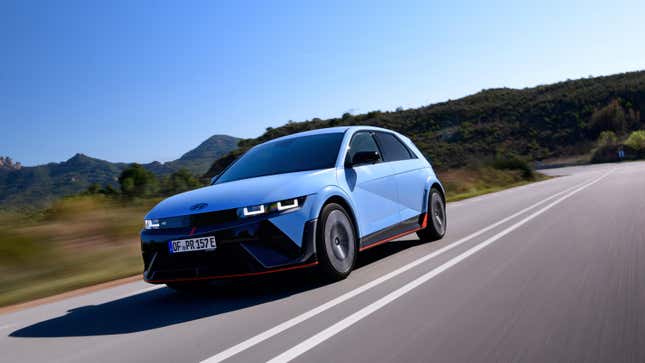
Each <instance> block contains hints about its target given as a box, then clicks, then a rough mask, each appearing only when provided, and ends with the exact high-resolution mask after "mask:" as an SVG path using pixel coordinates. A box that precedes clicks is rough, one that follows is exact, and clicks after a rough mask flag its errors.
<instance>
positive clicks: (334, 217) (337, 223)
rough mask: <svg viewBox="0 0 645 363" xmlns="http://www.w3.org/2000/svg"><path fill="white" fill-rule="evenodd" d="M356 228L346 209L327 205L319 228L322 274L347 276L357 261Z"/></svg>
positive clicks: (317, 239)
mask: <svg viewBox="0 0 645 363" xmlns="http://www.w3.org/2000/svg"><path fill="white" fill-rule="evenodd" d="M355 231H356V229H355V228H354V224H353V223H352V219H351V218H350V217H349V215H348V213H347V211H346V210H345V208H343V207H342V206H341V205H339V204H336V203H330V204H327V205H326V206H325V207H324V208H323V210H322V212H321V213H320V217H319V219H318V226H317V228H316V254H317V257H318V262H319V264H320V268H321V269H322V271H323V273H324V274H325V275H326V276H327V277H329V278H331V279H332V280H342V279H344V278H346V277H347V276H348V275H349V274H350V272H351V271H352V269H353V268H354V264H355V263H356V255H357V252H358V241H357V238H356V232H355Z"/></svg>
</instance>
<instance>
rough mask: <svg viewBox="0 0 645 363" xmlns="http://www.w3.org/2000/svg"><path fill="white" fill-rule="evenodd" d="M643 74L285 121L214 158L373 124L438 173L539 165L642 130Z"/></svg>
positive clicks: (220, 163)
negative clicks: (499, 158) (406, 142)
mask: <svg viewBox="0 0 645 363" xmlns="http://www.w3.org/2000/svg"><path fill="white" fill-rule="evenodd" d="M643 110H645V71H638V72H630V73H622V74H616V75H611V76H604V77H595V78H592V77H589V78H583V79H578V80H567V81H565V82H559V83H555V84H550V85H541V86H537V87H531V88H524V89H511V88H496V89H488V90H483V91H481V92H479V93H476V94H474V95H470V96H467V97H463V98H460V99H457V100H449V101H447V102H441V103H437V104H433V105H429V106H424V107H420V108H414V109H407V110H403V109H400V108H399V109H397V111H393V112H381V111H372V112H368V113H366V114H361V115H351V114H349V113H346V114H344V115H343V116H342V117H340V118H333V119H327V120H320V119H313V120H310V121H304V122H290V123H287V124H286V125H283V126H281V127H277V128H268V129H267V131H266V132H265V133H264V134H263V135H261V136H260V137H258V138H255V139H246V140H242V141H240V143H239V146H240V147H239V148H238V149H236V150H234V151H233V152H231V153H229V154H228V155H226V156H224V157H222V158H221V159H219V160H217V161H215V162H214V163H213V165H211V168H210V169H209V171H208V172H207V173H206V174H205V176H212V175H215V174H217V173H219V172H220V171H221V170H222V168H224V167H225V166H226V165H228V163H230V162H231V161H232V160H234V159H235V158H236V157H237V156H238V155H239V154H240V153H242V152H244V151H245V150H247V149H248V148H249V147H251V146H253V145H255V144H258V143H261V142H264V141H267V140H270V139H273V138H276V137H280V136H284V135H288V134H292V133H295V132H300V131H305V130H311V129H316V128H322V127H330V126H342V125H372V126H380V127H385V128H388V129H392V130H396V131H399V132H401V133H402V134H405V135H407V136H408V137H410V138H411V139H412V140H413V141H414V142H415V143H416V145H417V146H418V147H419V148H420V149H421V150H422V151H423V152H424V153H425V154H426V156H428V157H429V158H430V159H431V160H432V161H433V164H434V165H435V166H436V167H438V168H453V167H461V166H464V165H468V164H471V163H477V162H480V161H481V160H482V159H486V158H493V157H495V156H496V155H500V154H501V155H509V154H513V155H516V156H521V157H524V158H525V159H529V160H543V159H547V158H553V157H561V156H568V155H576V154H584V153H588V152H589V151H591V149H592V147H593V143H594V141H595V140H596V138H597V137H598V134H599V133H600V132H601V131H603V130H612V131H615V132H616V133H618V134H619V135H621V134H624V133H626V132H627V131H629V130H635V129H640V128H645V119H644V118H643V116H645V114H642V113H641V111H643Z"/></svg>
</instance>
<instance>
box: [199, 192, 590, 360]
mask: <svg viewBox="0 0 645 363" xmlns="http://www.w3.org/2000/svg"><path fill="white" fill-rule="evenodd" d="M585 183H587V182H586V181H585V182H583V183H580V184H577V185H575V186H572V187H569V188H566V189H565V190H563V191H561V192H559V193H556V194H553V195H552V196H550V197H547V198H545V199H543V200H541V201H539V202H537V203H535V204H533V205H531V206H529V207H526V208H524V209H522V210H520V211H518V212H516V213H513V214H512V215H510V216H508V217H506V218H503V219H501V220H499V221H497V222H495V223H493V224H491V225H489V226H488V227H485V228H482V229H480V230H479V231H477V232H474V233H472V234H470V235H468V236H466V237H464V238H461V239H459V240H457V241H456V242H453V243H452V244H450V245H447V246H444V247H442V248H440V249H438V250H436V251H434V252H432V253H429V254H427V255H425V256H423V257H421V258H419V259H417V260H415V261H412V262H410V263H408V264H407V265H404V266H402V267H399V268H398V269H396V270H394V271H392V272H390V273H387V274H385V275H383V276H381V277H379V278H376V279H374V280H372V281H370V282H368V283H366V284H364V285H362V286H359V287H357V288H356V289H353V290H352V291H349V292H346V293H345V294H343V295H340V296H338V297H336V298H334V299H333V300H330V301H328V302H326V303H324V304H322V305H319V306H317V307H315V308H313V309H311V310H309V311H306V312H304V313H302V314H300V315H298V316H296V317H294V318H291V319H289V320H287V321H285V322H283V323H281V324H279V325H276V326H275V327H273V328H271V329H268V330H266V331H264V332H262V333H260V334H258V335H255V336H253V337H251V338H249V339H247V340H245V341H242V342H240V343H238V344H236V345H234V346H232V347H229V348H227V349H225V350H223V351H221V352H219V353H217V354H215V355H214V356H212V357H210V358H207V359H205V360H203V361H202V363H217V362H221V361H223V360H225V359H228V358H230V357H232V356H234V355H236V354H239V353H241V352H243V351H245V350H247V349H249V348H251V347H253V346H254V345H257V344H259V343H261V342H263V341H265V340H267V339H269V338H271V337H273V336H275V335H278V334H280V333H282V332H283V331H285V330H287V329H289V328H291V327H293V326H295V325H298V324H300V323H301V322H303V321H305V320H307V319H310V318H312V317H314V316H316V315H318V314H320V313H322V312H324V311H326V310H329V309H331V308H333V307H334V306H336V305H338V304H341V303H343V302H345V301H347V300H349V299H351V298H353V297H354V296H356V295H359V294H361V293H363V292H365V291H367V290H369V289H371V288H373V287H375V286H378V285H380V284H382V283H384V282H386V281H388V280H390V279H392V278H394V277H396V276H398V275H400V274H402V273H404V272H406V271H408V270H410V269H412V268H414V267H416V266H419V265H420V264H422V263H424V262H426V261H428V260H430V259H432V258H434V257H436V256H439V255H441V254H443V253H445V252H448V251H450V250H451V249H453V248H456V247H458V246H460V245H462V244H464V243H466V242H468V241H469V240H471V239H473V238H475V237H477V236H480V235H481V234H483V233H486V232H488V231H490V230H491V229H493V228H496V227H498V226H499V225H501V224H504V223H506V222H508V221H509V220H511V219H513V218H515V217H517V216H519V215H522V214H524V213H525V212H527V211H529V210H531V209H533V208H535V207H537V206H539V205H542V204H544V203H546V202H548V201H549V200H551V199H554V198H557V197H558V196H559V195H562V194H564V193H566V192H568V191H570V190H573V189H575V188H578V187H580V186H581V185H583V184H585Z"/></svg>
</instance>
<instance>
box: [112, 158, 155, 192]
mask: <svg viewBox="0 0 645 363" xmlns="http://www.w3.org/2000/svg"><path fill="white" fill-rule="evenodd" d="M119 184H120V185H121V193H122V194H123V195H124V196H126V197H129V198H135V197H139V198H144V197H150V196H153V195H156V194H157V192H158V191H159V181H158V180H157V177H156V176H155V175H154V174H153V173H151V172H150V171H148V170H146V169H145V168H144V167H143V166H141V165H139V164H132V165H131V166H130V167H128V168H127V169H125V170H123V172H121V175H120V176H119Z"/></svg>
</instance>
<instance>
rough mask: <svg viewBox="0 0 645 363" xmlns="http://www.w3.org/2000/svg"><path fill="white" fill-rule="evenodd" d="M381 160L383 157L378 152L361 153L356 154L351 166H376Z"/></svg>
mask: <svg viewBox="0 0 645 363" xmlns="http://www.w3.org/2000/svg"><path fill="white" fill-rule="evenodd" d="M379 160H381V155H379V153H378V151H359V152H357V153H356V154H354V157H353V158H352V161H351V165H350V166H355V165H362V164H374V163H376V162H378V161H379Z"/></svg>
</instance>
